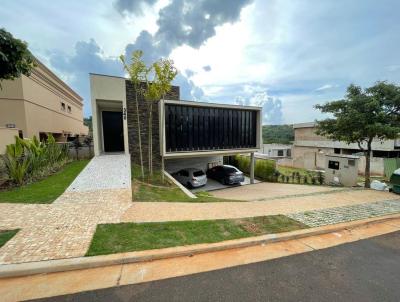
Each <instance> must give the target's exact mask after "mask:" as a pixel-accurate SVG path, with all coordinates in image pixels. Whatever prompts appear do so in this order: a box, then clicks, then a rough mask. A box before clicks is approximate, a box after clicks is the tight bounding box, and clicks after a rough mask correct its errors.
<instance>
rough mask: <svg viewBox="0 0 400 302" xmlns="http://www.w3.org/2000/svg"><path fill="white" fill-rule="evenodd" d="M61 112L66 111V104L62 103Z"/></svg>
mask: <svg viewBox="0 0 400 302" xmlns="http://www.w3.org/2000/svg"><path fill="white" fill-rule="evenodd" d="M61 110H62V111H65V103H61Z"/></svg>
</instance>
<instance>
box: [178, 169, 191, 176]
mask: <svg viewBox="0 0 400 302" xmlns="http://www.w3.org/2000/svg"><path fill="white" fill-rule="evenodd" d="M180 174H181V175H182V176H189V172H188V171H186V170H181V172H180Z"/></svg>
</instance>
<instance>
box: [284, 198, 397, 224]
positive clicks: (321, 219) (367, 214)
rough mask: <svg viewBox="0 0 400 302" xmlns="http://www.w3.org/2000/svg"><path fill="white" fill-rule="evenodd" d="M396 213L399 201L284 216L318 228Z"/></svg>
mask: <svg viewBox="0 0 400 302" xmlns="http://www.w3.org/2000/svg"><path fill="white" fill-rule="evenodd" d="M396 213H400V199H399V200H384V201H378V202H373V203H366V204H358V205H353V206H345V207H336V208H329V209H323V210H316V211H307V212H301V213H293V214H286V216H288V217H290V218H292V219H295V220H297V221H300V222H302V223H304V224H306V225H308V226H310V227H319V226H323V225H328V224H336V223H342V222H349V221H353V220H360V219H367V218H372V217H377V216H384V215H390V214H396Z"/></svg>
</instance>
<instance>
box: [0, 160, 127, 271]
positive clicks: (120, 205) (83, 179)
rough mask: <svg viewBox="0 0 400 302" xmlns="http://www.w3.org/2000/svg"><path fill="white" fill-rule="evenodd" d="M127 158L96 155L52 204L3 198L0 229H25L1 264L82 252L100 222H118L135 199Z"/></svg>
mask: <svg viewBox="0 0 400 302" xmlns="http://www.w3.org/2000/svg"><path fill="white" fill-rule="evenodd" d="M126 160H127V157H126V155H110V156H108V155H107V156H100V157H96V158H94V159H92V160H91V162H90V163H89V164H88V165H87V166H86V167H85V169H84V170H83V171H82V172H81V174H79V175H78V177H77V178H76V179H75V181H74V182H73V183H72V184H71V186H70V187H69V188H68V189H67V190H66V192H65V193H64V194H62V195H61V196H60V197H59V198H58V199H57V200H55V201H54V202H53V203H52V204H10V203H1V204H0V230H10V229H21V230H20V231H19V232H18V233H17V234H16V235H15V236H14V237H13V238H12V239H11V240H10V241H8V242H7V243H6V244H5V245H4V246H3V247H2V248H1V249H0V264H10V263H21V262H30V261H40V260H48V259H61V258H71V257H80V256H83V255H84V254H85V253H86V251H87V249H88V247H89V244H90V242H91V240H92V236H93V234H94V232H95V230H96V226H97V224H99V223H116V222H119V221H120V217H121V215H122V214H123V213H124V212H125V211H126V210H127V209H128V208H129V207H130V206H131V204H132V193H131V188H130V181H129V182H128V181H127V180H126V179H127V178H126V176H127V175H130V166H129V165H128V166H127V165H126ZM128 163H129V161H128ZM119 174H121V175H123V177H122V178H119ZM128 178H130V177H128ZM123 182H125V183H123ZM107 183H109V187H107ZM92 184H93V187H94V190H92V191H88V189H89V188H92V187H91V186H92Z"/></svg>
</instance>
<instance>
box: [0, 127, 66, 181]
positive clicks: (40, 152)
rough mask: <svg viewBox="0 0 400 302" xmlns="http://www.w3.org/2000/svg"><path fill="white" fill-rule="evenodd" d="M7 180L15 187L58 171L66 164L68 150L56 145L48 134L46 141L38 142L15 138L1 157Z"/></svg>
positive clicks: (34, 138)
mask: <svg viewBox="0 0 400 302" xmlns="http://www.w3.org/2000/svg"><path fill="white" fill-rule="evenodd" d="M3 159H4V163H5V166H6V171H7V175H8V178H9V179H10V180H11V181H12V182H13V183H14V184H17V185H22V184H23V183H24V182H26V181H27V180H29V179H35V178H40V177H43V176H45V175H48V174H50V173H52V172H54V171H55V170H58V169H59V168H60V167H61V166H62V165H64V164H65V163H66V162H67V159H68V148H67V147H65V146H59V145H57V143H56V141H55V139H54V137H53V136H52V135H51V134H49V136H48V138H47V140H46V141H43V142H39V140H38V139H37V138H36V136H34V137H33V139H32V140H29V139H21V138H19V137H17V136H16V137H15V143H14V144H10V145H8V146H7V147H6V154H5V155H3Z"/></svg>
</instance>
